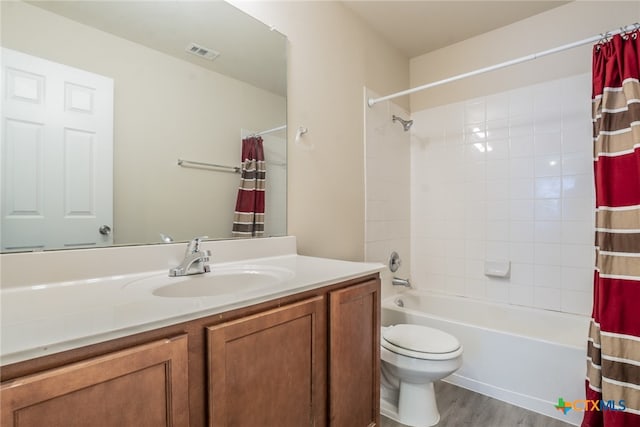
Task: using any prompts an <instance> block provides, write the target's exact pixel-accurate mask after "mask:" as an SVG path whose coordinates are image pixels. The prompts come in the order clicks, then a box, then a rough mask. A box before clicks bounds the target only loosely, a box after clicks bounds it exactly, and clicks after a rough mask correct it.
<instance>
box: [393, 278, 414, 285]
mask: <svg viewBox="0 0 640 427" xmlns="http://www.w3.org/2000/svg"><path fill="white" fill-rule="evenodd" d="M391 284H392V285H393V286H402V287H405V288H410V287H411V282H409V279H400V278H399V277H394V278H393V280H391Z"/></svg>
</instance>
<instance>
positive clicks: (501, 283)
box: [487, 278, 509, 303]
mask: <svg viewBox="0 0 640 427" xmlns="http://www.w3.org/2000/svg"><path fill="white" fill-rule="evenodd" d="M487 299H488V300H489V301H494V302H503V303H506V302H509V282H508V281H506V280H501V279H494V278H490V279H489V280H488V281H487Z"/></svg>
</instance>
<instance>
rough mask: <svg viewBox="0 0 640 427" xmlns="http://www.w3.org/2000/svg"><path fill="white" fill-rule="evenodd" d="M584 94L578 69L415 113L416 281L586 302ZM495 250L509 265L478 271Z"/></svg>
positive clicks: (519, 298)
mask: <svg viewBox="0 0 640 427" xmlns="http://www.w3.org/2000/svg"><path fill="white" fill-rule="evenodd" d="M590 95H591V83H590V76H589V75H588V74H585V75H578V76H574V77H570V78H565V79H561V80H557V81H550V82H546V83H543V84H538V85H534V86H528V87H523V88H519V89H517V90H512V91H508V92H503V93H498V94H494V95H491V96H487V97H483V98H477V99H471V100H467V101H465V102H459V103H454V104H449V105H445V106H440V107H437V108H433V109H428V110H423V111H417V112H414V113H413V117H412V118H413V119H414V126H413V129H412V138H411V154H410V156H411V178H410V180H411V260H412V269H411V277H412V280H413V283H414V285H415V286H416V287H418V288H426V289H431V290H436V291H440V292H445V293H448V294H455V295H461V296H467V297H472V298H479V299H486V300H491V301H497V302H506V303H510V304H516V305H522V306H530V307H537V308H543V309H549V310H559V311H564V312H570V313H579V314H589V313H590V310H591V289H592V280H593V258H594V249H593V227H594V225H593V215H594V206H595V203H594V190H593V169H592V168H593V166H592V153H591V147H592V145H591V118H590V114H591V101H590ZM368 145H369V141H368V139H367V146H368ZM367 180H368V181H367V185H369V176H368V177H367ZM367 224H369V222H367ZM494 260H495V261H510V265H511V269H510V275H509V277H506V278H492V277H488V276H486V275H485V274H484V263H485V261H494Z"/></svg>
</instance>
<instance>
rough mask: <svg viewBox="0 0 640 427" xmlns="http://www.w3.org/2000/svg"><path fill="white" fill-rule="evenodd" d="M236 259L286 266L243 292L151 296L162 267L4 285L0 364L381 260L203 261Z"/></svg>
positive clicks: (320, 281) (366, 269)
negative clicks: (272, 282)
mask: <svg viewBox="0 0 640 427" xmlns="http://www.w3.org/2000/svg"><path fill="white" fill-rule="evenodd" d="M214 243H215V242H214ZM244 244H245V245H246V243H244ZM262 244H264V243H262ZM294 244H295V241H294ZM212 247H213V248H214V249H215V246H212ZM284 252H287V251H284ZM214 253H215V252H214ZM276 253H278V251H276ZM58 256H59V255H58ZM3 262H4V260H3ZM238 264H242V265H250V266H257V267H259V266H269V267H274V268H279V269H286V270H289V271H290V272H291V274H289V276H288V277H287V278H286V279H285V280H284V281H283V282H282V283H279V284H278V285H277V287H266V288H263V289H258V290H253V291H251V292H243V291H242V289H238V292H237V293H235V292H234V293H232V294H223V295H219V296H209V297H188V298H168V297H158V296H155V295H153V293H152V289H149V287H148V286H145V280H144V279H145V278H149V277H151V276H156V277H161V276H167V269H166V268H162V269H159V270H152V271H144V272H129V273H127V274H122V275H110V276H102V277H91V278H86V277H83V278H81V279H77V280H65V281H57V282H49V283H33V282H32V283H28V284H21V285H20V286H6V285H5V286H3V288H2V290H1V291H0V297H1V299H0V306H1V335H0V339H1V341H0V342H1V345H0V364H1V365H7V364H11V363H16V362H19V361H23V360H28V359H32V358H35V357H40V356H45V355H48V354H53V353H57V352H60V351H65V350H69V349H73V348H78V347H81V346H85V345H90V344H95V343H98V342H102V341H106V340H110V339H114V338H119V337H123V336H127V335H131V334H134V333H139V332H143V331H148V330H152V329H156V328H160V327H163V326H168V325H172V324H177V323H181V322H185V321H188V320H193V319H197V318H200V317H205V316H209V315H212V314H216V313H222V312H225V311H229V310H233V309H236V308H240V307H246V306H249V305H253V304H257V303H260V302H265V301H268V300H271V299H275V298H278V297H283V296H287V295H292V294H295V293H298V292H302V291H306V290H310V289H314V288H318V287H322V286H326V285H329V284H333V283H338V282H341V281H344V280H348V279H352V278H356V277H359V276H364V275H367V274H371V273H376V272H379V271H381V270H382V269H383V266H382V265H381V264H373V263H360V262H350V261H340V260H333V259H325V258H314V257H306V256H300V255H297V254H295V253H285V254H282V255H279V256H272V257H258V258H252V259H236V260H235V261H231V262H221V263H212V264H211V269H212V271H214V270H215V269H216V268H224V267H225V266H232V265H238ZM3 279H4V278H3Z"/></svg>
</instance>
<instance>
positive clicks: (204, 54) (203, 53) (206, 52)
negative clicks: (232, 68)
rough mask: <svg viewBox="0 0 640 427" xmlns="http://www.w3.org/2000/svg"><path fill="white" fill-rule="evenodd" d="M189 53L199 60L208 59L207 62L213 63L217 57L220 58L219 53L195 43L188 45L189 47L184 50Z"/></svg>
mask: <svg viewBox="0 0 640 427" xmlns="http://www.w3.org/2000/svg"><path fill="white" fill-rule="evenodd" d="M185 50H186V51H187V52H189V53H193V54H194V55H197V56H199V57H201V58H205V59H208V60H209V61H213V60H214V59H216V58H217V57H218V56H220V52H216V51H215V50H213V49H209V48H208V47H204V46H200V45H199V44H196V43H189V45H188V46H187V47H186V49H185Z"/></svg>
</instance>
